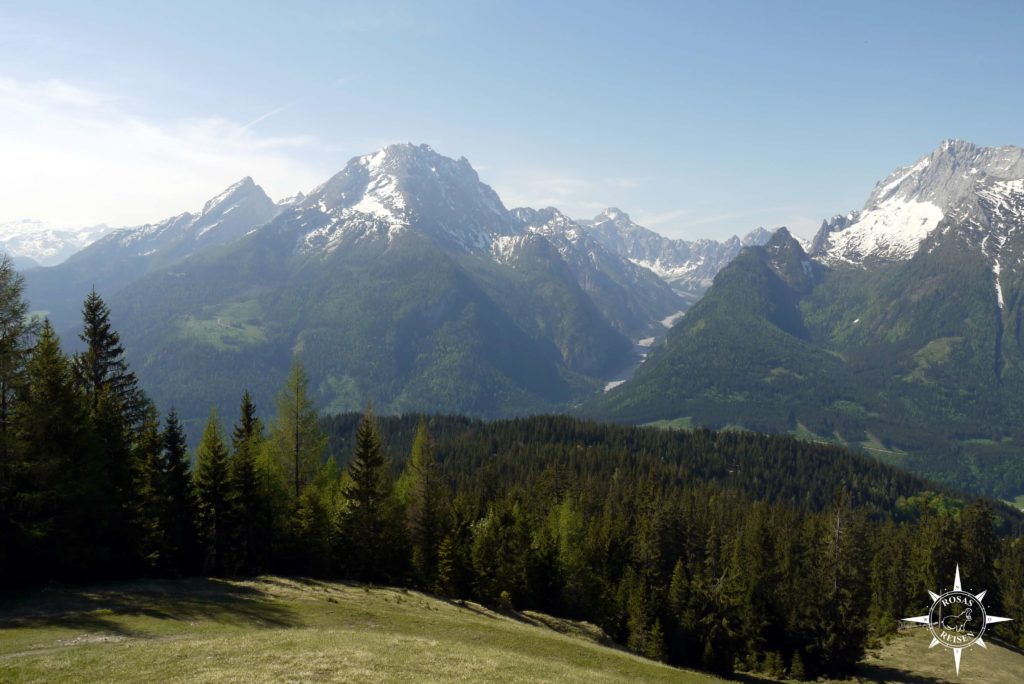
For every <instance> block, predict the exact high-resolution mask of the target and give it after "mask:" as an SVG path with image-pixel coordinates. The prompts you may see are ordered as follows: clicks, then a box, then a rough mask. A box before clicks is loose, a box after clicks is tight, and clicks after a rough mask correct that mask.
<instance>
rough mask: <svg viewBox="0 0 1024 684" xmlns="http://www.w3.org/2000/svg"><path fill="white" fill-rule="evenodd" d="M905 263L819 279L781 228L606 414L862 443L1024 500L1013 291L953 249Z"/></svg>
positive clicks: (615, 397) (610, 402)
mask: <svg viewBox="0 0 1024 684" xmlns="http://www.w3.org/2000/svg"><path fill="white" fill-rule="evenodd" d="M935 240H936V242H935V244H931V243H927V244H926V245H925V247H924V248H922V249H921V250H920V251H919V253H918V254H917V255H916V256H915V257H914V258H913V259H911V260H909V261H907V262H902V263H898V264H892V265H888V266H879V267H876V268H872V269H860V268H837V269H833V270H827V269H825V268H823V267H820V266H819V265H817V264H816V263H814V262H812V261H810V260H809V259H808V258H807V256H806V254H805V253H804V252H803V250H802V249H801V247H800V246H799V244H798V243H797V242H796V241H795V240H793V239H792V238H791V237H789V236H788V234H786V233H785V231H780V232H779V233H778V234H777V235H776V237H775V238H773V240H772V241H771V242H770V243H769V244H768V245H767V246H766V247H765V248H748V249H747V250H745V251H744V252H743V253H742V254H741V255H740V256H739V257H737V259H736V260H735V261H733V262H732V263H731V264H730V265H729V266H728V267H727V268H725V269H724V270H723V271H722V272H721V273H720V274H719V275H718V277H717V278H716V279H715V283H714V285H713V286H712V288H711V289H710V290H709V292H708V293H707V295H706V296H705V297H704V299H703V300H702V301H700V302H699V303H698V304H697V305H695V306H694V307H693V308H692V309H691V310H690V311H689V312H688V314H687V316H686V318H685V319H683V320H682V321H681V322H680V323H679V324H677V325H676V326H675V327H674V328H673V329H672V330H671V331H670V333H669V335H668V337H667V339H666V342H665V344H664V345H663V346H661V347H660V348H658V349H656V350H654V351H653V352H652V354H651V356H650V357H649V358H648V360H647V362H646V363H644V364H643V365H642V366H641V367H640V368H639V369H638V371H637V374H636V377H635V378H634V379H633V380H632V381H630V382H627V383H625V384H624V385H622V386H620V387H618V388H616V389H614V390H612V391H611V392H609V393H608V394H607V395H605V396H603V397H601V398H599V399H597V400H595V401H593V402H591V403H590V404H589V405H588V406H587V407H586V408H585V409H584V411H585V412H586V413H587V414H589V415H593V416H596V417H599V418H601V419H610V420H620V421H629V422H642V423H648V422H656V421H673V420H678V419H680V418H689V419H690V421H691V422H692V423H694V424H705V425H710V426H715V427H722V426H726V425H738V426H742V427H745V428H748V429H753V430H761V431H771V432H791V433H794V434H798V435H800V436H803V437H808V438H811V439H817V440H824V441H834V442H838V443H844V444H850V445H856V446H861V447H863V448H865V449H866V450H867V451H868V452H869V453H872V454H875V455H880V456H882V457H884V458H885V459H886V460H889V461H891V462H896V463H898V464H900V465H902V466H904V467H907V468H910V469H912V470H915V471H917V472H919V473H922V474H924V475H926V476H928V477H931V478H933V479H937V480H939V481H942V482H945V483H947V484H951V485H954V486H958V487H962V488H966V489H970V490H973V491H976V492H980V493H984V494H988V495H995V496H1001V497H1004V498H1011V499H1012V498H1013V497H1014V496H1016V495H1018V494H1020V493H1021V492H1024V467H1022V465H1021V463H1022V461H1021V458H1020V456H1021V454H1022V453H1024V450H1022V445H1024V432H1022V431H1021V427H1020V426H1021V425H1022V424H1024V420H1022V419H1024V414H1022V406H1021V404H1020V402H1019V400H1018V398H1019V396H1020V394H1021V392H1022V391H1024V346H1022V338H1021V334H1022V333H1021V330H1022V327H1021V325H1020V320H1021V315H1022V314H1021V302H1020V297H1018V296H1017V292H1018V291H1019V283H1018V282H1017V280H1016V279H1015V278H1013V277H1006V278H1004V280H1003V284H1002V287H1003V292H1004V293H1005V294H1006V307H1005V309H1000V308H998V307H997V306H996V301H995V290H994V287H993V280H992V278H993V276H992V272H991V269H990V268H989V266H988V265H987V263H986V262H985V260H984V259H983V258H982V257H981V256H980V255H977V254H975V253H973V252H970V251H968V250H966V249H965V248H964V247H963V245H961V244H959V243H958V242H956V241H955V240H945V241H943V242H941V243H940V242H938V238H935Z"/></svg>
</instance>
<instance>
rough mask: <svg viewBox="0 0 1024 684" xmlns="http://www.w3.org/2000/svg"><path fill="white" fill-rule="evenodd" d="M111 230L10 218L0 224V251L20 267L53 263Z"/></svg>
mask: <svg viewBox="0 0 1024 684" xmlns="http://www.w3.org/2000/svg"><path fill="white" fill-rule="evenodd" d="M111 230H113V229H112V228H110V227H109V226H106V225H103V224H101V225H97V226H89V227H86V228H75V229H72V228H56V227H54V226H51V225H50V224H48V223H46V222H44V221H36V220H31V219H25V220H22V221H9V222H6V223H0V252H3V253H5V254H8V255H10V256H11V258H12V260H13V261H14V265H15V266H16V267H17V268H19V269H28V268H36V267H39V266H54V265H56V264H59V263H60V262H62V261H64V260H65V259H67V258H68V257H69V256H71V255H72V254H74V253H75V252H77V251H79V250H81V249H82V248H84V247H86V246H87V245H89V244H91V243H93V242H95V241H96V240H97V239H98V238H100V237H102V236H103V235H105V234H106V233H108V232H110V231H111Z"/></svg>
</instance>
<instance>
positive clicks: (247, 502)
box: [231, 390, 269, 574]
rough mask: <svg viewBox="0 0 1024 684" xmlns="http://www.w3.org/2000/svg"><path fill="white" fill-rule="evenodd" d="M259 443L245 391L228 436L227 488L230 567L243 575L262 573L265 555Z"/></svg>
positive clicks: (257, 421) (252, 408) (255, 419)
mask: <svg viewBox="0 0 1024 684" xmlns="http://www.w3.org/2000/svg"><path fill="white" fill-rule="evenodd" d="M262 442H263V423H262V422H261V421H260V419H259V418H258V417H256V406H255V405H254V404H253V402H252V397H251V396H250V395H249V391H248V390H246V391H245V393H244V394H243V395H242V405H241V408H240V414H239V418H238V423H236V424H235V427H234V431H233V432H232V435H231V443H232V448H233V449H232V455H231V484H232V496H233V507H232V508H233V511H234V521H233V524H232V528H233V529H234V531H235V535H236V538H235V540H234V543H233V547H234V550H235V554H234V556H235V557H234V558H233V566H234V569H235V570H238V571H241V572H244V573H247V574H248V573H254V572H257V571H259V570H260V569H262V567H261V566H263V565H264V563H263V560H262V559H264V558H265V554H264V553H263V552H262V551H261V549H260V546H261V536H262V534H263V529H264V527H265V523H264V520H263V518H264V517H265V516H266V515H268V514H269V512H268V511H267V507H266V505H264V499H263V497H262V496H261V492H260V483H259V474H258V472H257V464H256V458H257V454H258V453H259V450H260V448H261V445H262Z"/></svg>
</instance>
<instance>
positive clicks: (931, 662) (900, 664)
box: [845, 628, 1024, 684]
mask: <svg viewBox="0 0 1024 684" xmlns="http://www.w3.org/2000/svg"><path fill="white" fill-rule="evenodd" d="M930 642H931V635H930V634H929V632H928V630H927V629H923V628H922V629H913V630H911V631H910V633H909V634H905V635H901V636H899V637H896V638H894V639H891V640H890V641H888V642H887V643H886V644H885V645H884V646H883V647H882V648H881V649H879V650H877V651H872V652H871V653H869V654H868V656H867V657H866V658H865V659H864V662H863V664H862V665H861V666H860V669H859V671H858V672H857V675H856V676H855V677H853V678H851V679H847V680H845V684H852V683H853V682H893V683H894V684H895V683H896V682H900V683H909V684H940V683H945V682H949V683H951V684H952V683H954V682H955V683H956V684H1020V683H1021V682H1024V655H1022V654H1021V653H1020V652H1018V651H1015V650H1011V649H1009V648H1005V647H1003V646H1001V645H999V643H997V642H996V641H994V640H992V639H989V640H988V641H987V646H988V648H980V647H978V646H973V647H971V648H970V649H968V650H965V651H964V652H963V655H962V656H961V660H960V676H959V677H957V675H956V670H955V668H954V667H953V653H952V651H949V650H947V649H945V648H943V647H941V646H936V647H935V648H932V649H929V648H928V644H929V643H930Z"/></svg>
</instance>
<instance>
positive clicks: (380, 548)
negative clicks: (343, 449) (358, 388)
mask: <svg viewBox="0 0 1024 684" xmlns="http://www.w3.org/2000/svg"><path fill="white" fill-rule="evenodd" d="M348 474H349V477H350V478H351V482H350V484H349V486H348V487H347V489H346V490H345V499H346V501H347V507H346V508H345V512H344V515H343V517H342V520H341V531H342V539H343V543H344V549H343V554H342V562H343V563H344V565H345V567H346V568H348V569H349V571H350V572H351V574H352V575H353V576H354V577H356V578H357V579H362V580H369V579H373V578H374V577H375V576H376V577H379V578H382V579H383V578H385V577H387V576H388V575H389V574H391V572H393V570H394V564H393V555H394V550H395V547H394V544H395V542H396V541H397V540H396V539H395V529H394V527H395V526H394V503H393V501H392V485H391V477H390V474H389V472H388V461H387V457H386V456H385V455H384V448H383V445H382V443H381V436H380V429H379V428H378V426H377V419H376V418H375V417H374V415H373V412H372V411H371V410H370V409H367V410H366V412H365V413H364V414H363V417H362V420H360V422H359V428H358V430H357V431H356V448H355V453H354V454H353V456H352V461H351V462H350V463H349V467H348Z"/></svg>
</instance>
